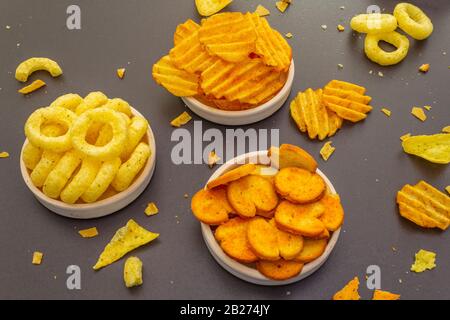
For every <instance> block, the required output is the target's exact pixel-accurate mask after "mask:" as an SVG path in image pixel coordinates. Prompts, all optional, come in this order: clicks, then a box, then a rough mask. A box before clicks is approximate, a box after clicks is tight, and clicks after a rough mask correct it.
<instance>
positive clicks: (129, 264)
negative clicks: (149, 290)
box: [123, 257, 143, 288]
mask: <svg viewBox="0 0 450 320" xmlns="http://www.w3.org/2000/svg"><path fill="white" fill-rule="evenodd" d="M123 280H124V282H125V286H126V287H127V288H132V287H136V286H140V285H141V284H142V283H143V280H142V261H141V259H139V258H138V257H130V258H128V259H127V261H125V266H124V268H123Z"/></svg>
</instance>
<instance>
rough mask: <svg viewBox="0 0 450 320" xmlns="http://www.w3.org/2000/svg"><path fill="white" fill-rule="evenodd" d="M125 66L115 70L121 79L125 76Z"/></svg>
mask: <svg viewBox="0 0 450 320" xmlns="http://www.w3.org/2000/svg"><path fill="white" fill-rule="evenodd" d="M125 71H126V69H125V68H119V69H117V70H116V73H117V76H118V77H119V79H123V77H124V76H125Z"/></svg>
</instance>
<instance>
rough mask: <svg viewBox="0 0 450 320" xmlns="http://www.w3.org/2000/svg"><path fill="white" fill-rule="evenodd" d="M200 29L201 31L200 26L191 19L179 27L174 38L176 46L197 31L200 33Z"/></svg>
mask: <svg viewBox="0 0 450 320" xmlns="http://www.w3.org/2000/svg"><path fill="white" fill-rule="evenodd" d="M198 29H200V25H199V24H198V23H197V22H195V21H193V20H191V19H189V20H187V21H186V22H185V23H182V24H180V25H178V27H177V29H176V30H175V34H174V36H173V42H174V45H175V46H177V45H178V44H179V43H180V42H181V41H183V40H184V39H186V38H188V37H189V36H191V35H192V34H193V33H194V32H195V31H198Z"/></svg>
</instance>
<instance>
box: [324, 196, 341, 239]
mask: <svg viewBox="0 0 450 320" xmlns="http://www.w3.org/2000/svg"><path fill="white" fill-rule="evenodd" d="M320 202H321V203H322V204H323V205H324V206H325V212H324V213H323V215H322V216H321V217H320V221H322V222H323V224H324V225H325V227H326V228H327V229H328V231H336V230H337V229H339V228H340V227H341V226H342V224H343V223H344V208H342V205H341V199H340V197H339V195H337V194H326V195H325V196H324V197H323V198H322V199H321V200H320Z"/></svg>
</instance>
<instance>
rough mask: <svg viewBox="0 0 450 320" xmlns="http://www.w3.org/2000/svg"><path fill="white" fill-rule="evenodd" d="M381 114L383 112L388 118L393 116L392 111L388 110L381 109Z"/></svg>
mask: <svg viewBox="0 0 450 320" xmlns="http://www.w3.org/2000/svg"><path fill="white" fill-rule="evenodd" d="M381 112H383V113H384V114H385V115H386V116H388V117H390V116H391V115H392V111H391V110H389V109H386V108H383V109H381Z"/></svg>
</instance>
